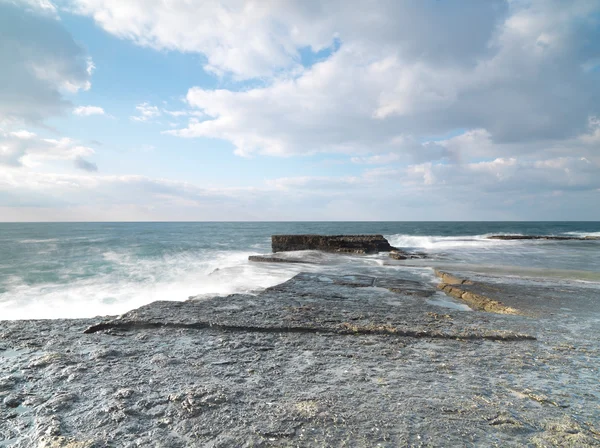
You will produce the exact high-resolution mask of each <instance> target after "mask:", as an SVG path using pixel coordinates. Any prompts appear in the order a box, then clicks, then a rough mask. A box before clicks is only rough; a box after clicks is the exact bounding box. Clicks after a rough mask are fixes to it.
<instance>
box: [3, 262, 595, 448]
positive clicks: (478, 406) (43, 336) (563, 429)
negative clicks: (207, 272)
mask: <svg viewBox="0 0 600 448" xmlns="http://www.w3.org/2000/svg"><path fill="white" fill-rule="evenodd" d="M446 274H448V277H446V278H450V277H449V276H450V275H452V276H453V277H455V278H457V279H461V284H460V287H465V288H466V287H469V288H477V289H473V290H474V291H475V290H476V291H482V292H484V291H487V290H490V291H492V290H493V292H494V297H497V298H499V299H501V300H502V301H503V302H504V303H506V304H507V306H511V307H515V308H518V309H520V310H523V311H525V312H527V316H525V315H500V314H494V313H487V312H478V311H459V310H457V309H454V308H442V307H441V306H439V305H436V304H434V302H435V301H441V300H448V301H451V300H453V299H452V298H448V297H445V296H444V295H443V294H442V293H441V292H439V291H437V290H436V287H435V285H434V284H430V283H427V282H422V281H417V280H416V279H415V278H414V277H410V278H409V277H403V276H402V275H403V274H402V273H401V272H398V274H397V275H394V276H382V277H380V276H377V275H364V273H353V272H348V274H347V275H330V274H328V273H325V272H319V273H302V274H299V275H297V276H295V277H294V278H292V279H290V280H289V281H287V282H285V283H282V284H280V285H277V286H274V287H272V288H268V289H266V290H264V291H263V292H261V293H259V294H257V295H240V294H237V295H231V296H228V297H215V298H212V299H204V300H202V301H186V302H169V301H164V302H154V303H151V304H149V305H146V306H144V307H141V308H139V309H137V310H132V311H130V312H128V313H125V314H124V315H123V316H120V318H116V317H115V318H105V319H76V320H53V321H14V322H11V321H2V322H0V328H1V330H0V335H1V336H0V339H2V340H3V341H5V342H6V343H7V344H8V345H10V346H11V347H20V349H19V350H18V351H17V354H16V355H15V356H11V357H6V358H1V361H2V362H0V378H2V379H5V378H7V377H9V378H13V375H14V376H15V377H16V375H21V372H24V373H23V376H22V377H21V378H18V379H14V380H5V383H4V384H5V385H6V386H5V387H6V388H7V390H6V393H7V394H8V395H7V396H10V395H13V394H14V395H18V394H20V395H21V396H23V397H26V400H24V401H22V402H21V403H20V406H18V407H16V408H9V407H7V406H1V407H0V440H3V441H4V440H10V443H9V444H8V446H14V447H15V448H24V447H30V446H43V447H63V448H64V447H77V448H81V447H105V446H106V447H108V446H110V447H133V446H150V447H154V446H165V447H167V446H168V447H188V446H198V447H200V446H213V447H217V446H221V447H228V446H240V447H244V446H248V447H249V446H264V447H271V446H272V447H281V446H302V447H304V446H306V447H322V446H356V447H359V446H376V445H380V446H383V447H395V446H548V447H551V446H557V447H558V446H578V447H590V446H598V444H599V438H598V436H597V434H598V428H597V423H596V422H598V421H600V409H599V408H598V407H597V403H598V399H599V398H600V397H599V396H598V393H597V391H596V390H597V387H596V386H597V376H596V375H595V374H594V373H595V372H596V371H597V370H598V369H599V368H600V332H599V331H598V328H597V325H598V324H597V322H598V321H599V320H598V312H599V311H598V308H597V297H596V296H594V295H593V294H590V293H589V290H587V289H586V285H584V284H581V285H561V287H560V288H558V287H553V286H552V285H550V286H548V285H539V286H523V285H519V284H514V283H504V282H503V281H502V278H501V277H490V278H482V277H478V278H476V279H474V281H473V285H467V284H466V283H462V280H465V279H468V278H469V276H468V275H467V274H465V273H446ZM465 285H466V286H465ZM564 307H568V308H569V310H570V311H569V312H568V313H567V312H564V311H561V309H562V308H564ZM86 329H87V330H86ZM84 331H86V332H85V333H84ZM141 336H144V337H141ZM41 346H43V347H44V350H46V351H47V353H57V354H65V357H64V358H62V357H60V356H59V357H56V356H52V357H51V358H52V360H54V361H52V362H49V363H48V362H45V361H44V362H41V363H40V362H35V363H33V364H35V366H33V367H32V368H30V369H24V370H23V366H28V365H29V364H30V363H32V361H33V360H38V359H40V358H43V357H44V356H46V354H45V353H40V352H39V351H38V350H39V349H38V348H35V347H41ZM0 356H1V354H0ZM46 361H48V359H46ZM171 361H175V362H171ZM15 372H17V373H15ZM582 372H586V373H585V374H582ZM73 373H76V374H77V375H76V377H75V378H72V379H71V380H69V377H70V375H71V374H73Z"/></svg>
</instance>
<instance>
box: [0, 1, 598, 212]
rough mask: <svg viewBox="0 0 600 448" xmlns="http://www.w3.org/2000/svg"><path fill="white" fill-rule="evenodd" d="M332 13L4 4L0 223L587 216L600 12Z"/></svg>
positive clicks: (592, 199)
mask: <svg viewBox="0 0 600 448" xmlns="http://www.w3.org/2000/svg"><path fill="white" fill-rule="evenodd" d="M350 3H352V2H350ZM350 3H349V2H343V1H341V0H339V1H338V0H329V1H326V2H317V1H314V2H313V1H310V0H307V1H300V0H294V1H293V0H285V1H273V2H270V1H262V0H261V1H258V0H257V1H251V0H248V1H239V0H213V1H209V2H206V1H202V2H201V1H198V2H195V1H184V0H173V1H172V2H170V3H169V4H168V5H167V4H166V3H164V2H160V1H149V0H130V1H128V2H126V3H124V2H122V1H119V0H60V1H59V0H56V1H54V0H0V17H2V18H0V37H2V38H3V41H4V42H6V45H4V46H3V47H2V48H1V49H0V58H1V59H3V62H4V63H3V65H4V66H5V67H9V68H10V69H9V70H6V71H4V72H3V73H2V74H0V220H1V221H56V220H58V221H64V220H68V221H69V220H73V221H87V220H90V221H98V220H109V221H118V220H321V219H324V220H338V219H339V220H346V219H351V220H384V219H385V220H446V219H447V220H457V219H458V220H463V219H464V220H504V219H507V220H512V219H516V220H537V219H540V220H543V219H551V220H556V219H574V220H579V219H582V220H583V219H592V220H600V210H599V209H600V207H590V204H594V203H600V118H599V117H600V110H599V109H600V106H598V105H599V104H600V82H599V81H600V70H599V69H598V68H599V67H600V2H596V1H588V0H579V1H574V2H561V1H558V0H557V1H553V0H510V1H505V0H491V1H489V2H480V1H475V0H470V1H463V2H454V1H446V2H439V1H435V0H424V1H422V2H418V3H415V2H409V1H383V0H381V1H378V2H374V3H372V4H370V5H369V7H368V8H367V7H366V6H365V3H363V2H355V4H353V5H352V4H350Z"/></svg>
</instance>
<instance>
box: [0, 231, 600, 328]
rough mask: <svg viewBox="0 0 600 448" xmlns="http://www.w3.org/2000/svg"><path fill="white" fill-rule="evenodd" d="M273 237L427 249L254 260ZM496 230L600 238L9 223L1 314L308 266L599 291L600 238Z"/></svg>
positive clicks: (172, 293)
mask: <svg viewBox="0 0 600 448" xmlns="http://www.w3.org/2000/svg"><path fill="white" fill-rule="evenodd" d="M273 234H324V235H339V234H383V235H384V236H385V237H386V238H387V239H388V240H389V241H390V243H391V244H392V245H393V246H396V247H399V248H402V249H405V250H410V251H415V252H424V253H426V254H427V255H428V258H427V259H423V260H406V261H394V260H390V258H389V257H388V256H387V255H386V254H374V255H363V256H358V255H357V256H351V255H337V254H324V253H320V252H313V251H301V252H298V253H285V254H282V256H283V257H292V258H295V259H299V260H303V261H306V262H307V263H299V264H289V263H255V262H249V261H248V256H249V255H259V254H268V253H270V252H271V235H273ZM498 234H504V235H506V234H512V235H554V236H581V237H583V236H600V222H152V223H0V320H5V319H52V318H83V317H94V316H105V315H118V314H121V313H124V312H126V311H129V310H131V309H134V308H137V307H139V306H142V305H144V304H148V303H150V302H153V301H156V300H187V299H188V298H189V297H194V298H196V299H198V300H201V299H202V298H203V297H214V296H223V297H226V296H227V295H229V294H234V293H242V294H257V293H258V292H260V291H261V290H263V289H265V288H268V287H270V286H274V285H276V284H279V283H282V282H284V281H286V280H288V279H290V278H292V277H293V276H294V275H296V274H297V273H299V272H302V271H311V272H329V273H334V274H335V273H343V274H361V273H362V274H372V275H402V276H403V277H405V278H406V277H408V278H413V277H414V278H416V279H419V280H422V281H431V282H434V281H435V277H434V274H433V268H436V267H437V268H446V269H455V270H462V271H470V272H475V273H477V272H479V273H481V274H494V275H502V276H504V277H506V278H509V279H511V278H513V279H514V280H515V281H524V280H525V281H532V282H544V281H553V282H556V281H560V282H567V283H568V282H575V283H578V284H585V285H586V287H587V288H588V289H590V290H591V291H593V292H594V294H595V293H596V292H597V293H598V295H599V296H600V241H594V240H587V241H547V240H516V241H514V240H513V241H500V240H491V239H488V238H487V237H488V236H490V235H498Z"/></svg>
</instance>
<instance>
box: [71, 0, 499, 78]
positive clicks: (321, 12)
mask: <svg viewBox="0 0 600 448" xmlns="http://www.w3.org/2000/svg"><path fill="white" fill-rule="evenodd" d="M72 4H73V5H74V9H75V10H76V11H77V12H79V13H80V14H84V15H88V16H90V17H93V19H94V20H95V21H96V23H98V25H100V26H101V27H102V28H104V29H105V30H106V31H108V32H109V33H112V34H114V35H116V36H118V37H121V38H125V39H130V40H132V41H134V42H135V43H137V44H138V45H142V46H147V47H151V48H155V49H158V50H177V51H181V52H185V53H200V54H203V55H204V56H205V57H206V64H205V69H206V70H207V71H211V72H214V73H217V74H220V75H223V74H232V75H233V76H234V77H236V78H239V79H248V78H255V77H268V76H272V75H274V74H277V73H281V72H282V71H289V72H295V71H297V70H301V51H302V50H305V49H307V48H308V49H310V50H311V51H312V52H315V53H316V52H319V51H321V50H325V49H328V48H332V47H334V46H335V43H336V41H338V40H342V41H343V42H344V43H346V42H348V43H349V44H350V45H355V44H359V45H361V46H362V47H363V49H364V50H365V52H366V53H369V52H371V51H373V50H375V51H377V52H380V50H381V49H382V47H387V48H389V49H391V50H392V51H393V50H396V49H397V48H394V46H395V45H397V43H398V42H402V50H403V54H404V56H405V57H406V58H409V59H414V58H416V57H420V58H422V57H425V58H427V60H430V61H434V62H439V61H445V60H455V59H456V58H457V57H459V56H460V58H461V59H462V60H463V61H464V62H465V63H473V61H475V60H476V59H477V58H478V57H479V55H481V54H482V53H486V52H488V51H489V50H488V47H487V41H488V40H489V38H490V34H491V33H492V31H493V29H494V25H495V24H496V23H497V21H498V20H501V19H502V18H503V16H504V15H505V13H506V9H507V6H506V2H504V1H501V0H490V1H487V2H481V1H477V0H467V1H466V2H463V5H462V7H461V8H456V7H455V6H456V5H453V4H452V3H451V2H439V1H434V0H423V1H420V2H396V1H381V2H376V3H368V4H367V3H364V2H360V1H354V2H348V1H345V0H332V1H328V2H326V3H324V2H318V1H312V0H309V1H305V0H296V1H286V2H272V1H267V2H265V1H262V0H250V1H245V2H240V1H238V0H224V1H210V2H204V1H188V0H174V1H171V2H169V3H168V4H166V3H164V2H162V1H158V0H155V1H148V0H130V1H128V2H127V6H124V4H123V3H122V2H120V1H118V0H73V1H72Z"/></svg>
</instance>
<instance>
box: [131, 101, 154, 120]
mask: <svg viewBox="0 0 600 448" xmlns="http://www.w3.org/2000/svg"><path fill="white" fill-rule="evenodd" d="M135 109H136V110H137V112H138V115H132V116H131V117H129V118H131V119H132V120H133V121H140V122H143V121H148V120H151V119H153V118H156V117H159V116H160V115H161V112H160V110H159V109H158V107H156V106H152V105H151V104H150V103H147V102H145V103H141V104H138V105H137V106H135Z"/></svg>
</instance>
